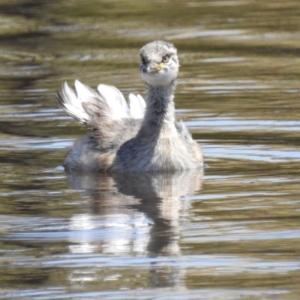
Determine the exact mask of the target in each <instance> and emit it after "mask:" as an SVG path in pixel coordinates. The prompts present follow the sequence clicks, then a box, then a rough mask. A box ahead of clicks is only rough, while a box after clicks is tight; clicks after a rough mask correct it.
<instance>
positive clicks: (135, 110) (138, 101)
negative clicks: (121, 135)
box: [129, 94, 146, 119]
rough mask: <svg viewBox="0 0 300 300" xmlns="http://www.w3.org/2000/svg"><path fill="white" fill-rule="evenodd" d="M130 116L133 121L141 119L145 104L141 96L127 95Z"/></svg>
mask: <svg viewBox="0 0 300 300" xmlns="http://www.w3.org/2000/svg"><path fill="white" fill-rule="evenodd" d="M129 106H130V115H131V117H132V118H134V119H143V117H144V114H145V107H146V103H145V100H144V99H143V97H142V96H141V95H134V94H129Z"/></svg>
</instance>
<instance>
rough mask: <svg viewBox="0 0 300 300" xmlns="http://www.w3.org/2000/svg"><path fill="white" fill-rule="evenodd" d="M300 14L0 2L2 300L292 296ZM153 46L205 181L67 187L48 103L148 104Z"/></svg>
mask: <svg viewBox="0 0 300 300" xmlns="http://www.w3.org/2000/svg"><path fill="white" fill-rule="evenodd" d="M298 2H299V1H298V0H286V1H255V0H233V1H224V0H222V1H208V0H203V1H185V0H184V1H169V0H165V1H154V0H152V1H130V0H128V1H104V0H93V1H84V0H78V1H61V0H56V1H29V0H15V1H9V2H7V1H4V0H0V66H1V68H0V112H1V117H0V176H1V180H0V254H1V256H0V265H1V268H0V298H1V299H36V300H44V299H107V300H116V299H118V300H123V299H141V300H148V299H159V300H164V299H167V300H169V299H180V300H185V299H222V300H227V299H299V298H300V284H299V283H300V280H299V278H300V250H299V249H300V247H299V245H300V171H299V170H300V151H299V150H300V114H299V111H300V101H299V99H300V58H299V54H300V39H299V37H300V14H299V12H300V6H299V3H298ZM155 39H164V40H167V41H170V42H173V43H174V44H175V45H176V47H177V48H178V52H179V58H180V65H181V67H180V75H179V80H178V86H177V90H176V97H175V101H176V109H177V110H176V112H177V118H178V119H181V120H183V121H184V122H185V123H186V125H187V126H188V128H189V129H190V131H191V132H192V134H193V137H194V139H196V140H197V141H198V142H199V144H200V145H201V146H202V148H203V151H204V156H205V168H204V170H203V172H201V171H197V172H188V171H187V172H184V173H179V174H173V175H164V174H156V175H155V176H154V175H151V174H143V175H135V176H124V175H114V176H109V175H105V174H78V173H74V172H71V173H68V174H66V173H65V171H64V169H63V167H62V163H63V159H64V156H65V155H66V153H67V151H68V149H70V147H71V146H72V144H73V142H74V141H75V140H76V139H77V138H78V137H79V136H80V135H81V134H83V133H84V132H85V128H84V127H83V126H82V125H80V124H77V123H76V122H75V121H74V120H72V119H71V118H70V117H68V116H67V115H65V113H64V112H63V111H61V110H60V109H59V108H58V107H57V105H56V102H55V97H54V95H55V92H56V90H57V89H58V88H59V87H60V85H61V84H62V83H63V82H64V81H68V82H69V83H70V84H71V85H72V84H73V82H74V80H75V79H77V78H78V79H80V80H81V81H82V82H84V83H86V84H88V85H90V86H92V87H93V88H95V87H96V86H97V85H98V84H99V83H105V84H109V85H114V86H117V87H118V88H119V89H120V90H121V91H122V92H123V93H124V95H125V96H126V97H127V95H128V94H129V93H130V92H134V93H140V94H142V95H144V85H143V82H142V80H141V79H140V78H139V75H138V66H139V49H140V48H141V47H142V46H143V45H144V44H145V43H147V42H149V41H152V40H155Z"/></svg>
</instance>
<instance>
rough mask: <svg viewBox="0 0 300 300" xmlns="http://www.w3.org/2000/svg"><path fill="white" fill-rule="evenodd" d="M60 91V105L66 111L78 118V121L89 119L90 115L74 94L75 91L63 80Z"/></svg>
mask: <svg viewBox="0 0 300 300" xmlns="http://www.w3.org/2000/svg"><path fill="white" fill-rule="evenodd" d="M61 92H62V97H63V99H62V102H61V103H62V106H63V107H64V108H65V109H66V111H67V113H68V114H70V115H71V116H73V117H75V118H76V119H78V120H79V121H80V122H83V123H85V122H86V121H88V120H90V116H89V115H88V114H87V113H86V111H85V110H84V108H83V107H82V104H81V101H80V99H78V97H77V96H76V94H75V92H74V91H73V89H72V88H70V87H69V85H68V84H67V83H66V82H65V83H64V84H63V86H62V89H61Z"/></svg>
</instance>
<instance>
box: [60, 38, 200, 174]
mask: <svg viewBox="0 0 300 300" xmlns="http://www.w3.org/2000/svg"><path fill="white" fill-rule="evenodd" d="M140 56H141V65H140V75H141V77H142V79H143V80H144V81H145V85H146V108H145V103H144V100H143V99H142V97H141V96H139V95H138V96H135V95H130V97H129V99H130V105H129V106H128V105H127V103H126V101H125V99H124V97H123V95H122V94H121V92H120V91H118V90H117V89H116V88H114V87H109V86H105V85H100V86H99V87H98V92H99V93H96V92H95V91H94V90H92V89H90V88H89V87H87V86H85V85H82V84H81V83H80V82H79V81H76V82H75V87H76V92H77V94H75V93H74V91H73V90H72V89H71V88H70V87H69V86H68V85H67V84H64V85H63V86H62V88H61V89H60V90H59V91H58V94H57V99H58V103H59V105H60V106H61V107H62V108H63V109H64V110H65V111H66V112H67V113H68V114H69V115H71V116H72V117H74V118H76V119H77V120H79V121H80V122H82V123H84V124H86V125H87V126H88V128H89V133H88V134H87V135H85V136H84V137H82V138H81V139H80V140H79V141H77V142H76V143H75V145H74V147H73V149H72V150H71V151H70V152H69V154H68V155H67V157H66V160H65V167H66V168H67V169H79V170H83V171H112V172H151V171H175V170H184V169H195V168H199V167H202V165H203V156H202V151H201V148H200V147H199V146H198V144H197V143H196V142H195V141H193V139H192V137H191V134H190V133H189V131H188V130H187V128H186V126H185V125H184V124H183V123H182V122H180V123H176V122H175V108H174V101H173V97H174V91H175V87H176V78H177V74H178V68H179V62H178V57H177V50H176V48H175V47H174V45H173V44H171V43H168V42H164V41H154V42H151V43H149V44H147V45H145V46H144V47H143V48H142V49H141V51H140Z"/></svg>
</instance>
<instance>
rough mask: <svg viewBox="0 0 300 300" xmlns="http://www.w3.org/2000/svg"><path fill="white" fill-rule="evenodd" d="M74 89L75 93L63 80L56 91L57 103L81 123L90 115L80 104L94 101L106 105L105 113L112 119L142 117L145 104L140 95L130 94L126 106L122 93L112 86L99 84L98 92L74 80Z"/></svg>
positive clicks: (87, 120) (88, 118)
mask: <svg viewBox="0 0 300 300" xmlns="http://www.w3.org/2000/svg"><path fill="white" fill-rule="evenodd" d="M75 89H76V93H75V92H74V91H73V89H72V88H70V87H69V85H68V84H67V83H66V82H65V83H64V84H63V86H62V87H61V89H60V90H59V91H58V103H59V105H60V106H61V107H62V108H63V109H64V110H65V111H66V112H67V113H68V114H69V115H70V116H72V117H74V118H76V119H77V120H78V121H79V122H81V123H88V122H89V121H91V115H89V114H88V113H87V111H86V110H85V109H84V107H83V105H82V104H83V103H91V102H95V101H96V102H97V101H102V102H104V103H105V104H106V105H107V106H108V110H109V112H106V113H108V114H109V116H110V118H111V119H113V120H120V119H122V118H134V119H142V118H143V117H144V113H145V107H146V104H145V100H144V99H143V97H142V96H140V95H134V94H130V95H129V104H130V106H128V104H127V102H126V100H125V98H124V96H123V94H122V93H121V92H120V91H119V90H118V89H117V88H115V87H113V86H109V85H105V84H100V85H99V86H98V92H99V94H98V93H97V92H96V91H94V90H93V89H91V88H90V87H89V86H87V85H85V84H83V83H81V82H80V81H79V80H76V81H75ZM95 107H97V106H95ZM98 107H99V106H98Z"/></svg>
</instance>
